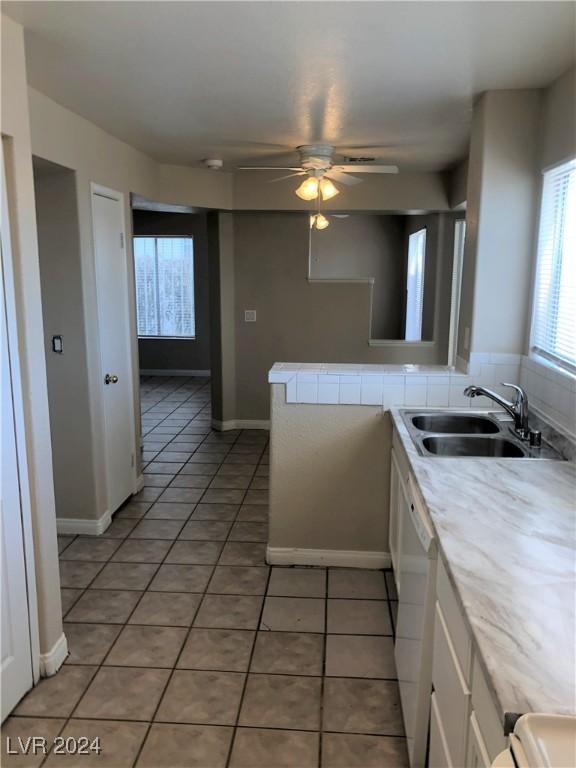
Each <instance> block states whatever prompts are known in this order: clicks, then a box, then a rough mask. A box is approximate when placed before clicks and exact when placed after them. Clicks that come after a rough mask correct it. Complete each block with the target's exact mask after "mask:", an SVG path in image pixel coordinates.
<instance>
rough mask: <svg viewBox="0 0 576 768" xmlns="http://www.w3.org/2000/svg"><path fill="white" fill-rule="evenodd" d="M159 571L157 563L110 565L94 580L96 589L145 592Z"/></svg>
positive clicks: (93, 585)
mask: <svg viewBox="0 0 576 768" xmlns="http://www.w3.org/2000/svg"><path fill="white" fill-rule="evenodd" d="M157 570H158V565H157V564H155V563H108V565H105V566H104V568H103V569H102V571H100V573H99V574H98V576H97V577H96V578H95V579H94V581H93V583H92V587H93V588H94V589H137V590H144V589H146V587H147V586H148V584H149V583H150V581H151V580H152V577H153V576H154V574H155V573H156V571H157Z"/></svg>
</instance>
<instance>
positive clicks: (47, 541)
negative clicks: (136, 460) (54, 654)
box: [1, 16, 65, 662]
mask: <svg viewBox="0 0 576 768" xmlns="http://www.w3.org/2000/svg"><path fill="white" fill-rule="evenodd" d="M1 26H2V29H1V33H2V46H1V54H2V68H1V74H2V136H3V147H4V151H5V161H6V166H7V167H6V171H7V176H8V204H9V212H10V223H11V237H12V250H13V258H14V273H15V280H16V286H15V288H16V298H17V309H18V318H17V322H18V332H19V345H18V346H19V353H20V363H21V366H22V385H23V390H24V391H23V401H24V410H25V412H24V417H25V421H26V438H27V442H26V452H27V456H28V464H29V473H30V474H29V482H30V487H29V491H30V498H31V504H32V529H33V537H34V560H35V572H36V574H35V575H36V591H37V595H38V629H39V641H40V653H41V654H49V653H50V652H51V651H52V650H53V649H54V648H55V647H56V645H57V643H59V642H60V641H61V639H62V610H61V603H60V591H59V586H60V576H59V573H58V550H57V541H56V514H55V506H54V483H53V479H52V449H51V445H50V422H49V412H48V388H47V382H46V363H45V359H44V337H43V324H42V300H41V292H40V270H39V263H38V243H37V234H36V215H35V207H34V181H33V175H32V147H31V139H30V121H29V113H28V100H27V88H26V64H25V55H24V33H23V29H22V27H21V26H20V25H18V24H16V23H14V22H13V21H11V20H10V19H7V18H5V17H4V16H2V25H1ZM23 610H24V608H23ZM64 650H65V646H64ZM37 661H38V660H36V662H37Z"/></svg>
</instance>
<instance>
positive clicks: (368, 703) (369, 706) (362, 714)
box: [323, 677, 404, 736]
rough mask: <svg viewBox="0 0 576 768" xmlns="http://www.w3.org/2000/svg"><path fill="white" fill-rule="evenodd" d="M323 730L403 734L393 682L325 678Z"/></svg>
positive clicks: (395, 685) (398, 702)
mask: <svg viewBox="0 0 576 768" xmlns="http://www.w3.org/2000/svg"><path fill="white" fill-rule="evenodd" d="M323 729H324V730H325V731H338V732H340V733H342V732H347V733H366V734H370V733H374V734H381V735H383V736H403V735H404V726H403V723H402V713H401V710H400V697H399V694H398V686H397V684H396V683H395V682H391V681H388V680H358V679H351V678H336V677H327V678H326V679H325V682H324V723H323Z"/></svg>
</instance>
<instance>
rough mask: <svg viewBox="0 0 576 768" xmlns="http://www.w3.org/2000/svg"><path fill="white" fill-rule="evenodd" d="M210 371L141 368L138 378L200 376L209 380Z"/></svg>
mask: <svg viewBox="0 0 576 768" xmlns="http://www.w3.org/2000/svg"><path fill="white" fill-rule="evenodd" d="M210 375H211V371H206V370H203V371H193V370H183V369H182V368H141V369H140V376H201V377H203V378H210Z"/></svg>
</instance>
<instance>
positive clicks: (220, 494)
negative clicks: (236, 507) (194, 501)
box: [202, 488, 246, 504]
mask: <svg viewBox="0 0 576 768" xmlns="http://www.w3.org/2000/svg"><path fill="white" fill-rule="evenodd" d="M245 493H246V491H242V490H237V489H234V488H219V489H218V488H213V489H210V488H209V489H208V490H207V491H205V492H204V496H202V503H203V504H241V503H242V500H243V499H244V494H245Z"/></svg>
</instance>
